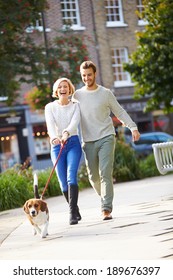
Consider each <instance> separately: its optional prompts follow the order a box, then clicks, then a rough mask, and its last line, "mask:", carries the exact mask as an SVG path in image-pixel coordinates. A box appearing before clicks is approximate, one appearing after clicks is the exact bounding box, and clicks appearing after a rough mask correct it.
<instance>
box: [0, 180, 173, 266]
mask: <svg viewBox="0 0 173 280" xmlns="http://www.w3.org/2000/svg"><path fill="white" fill-rule="evenodd" d="M47 203H48V206H49V210H50V225H49V236H48V237H47V238H45V239H41V238H40V237H39V236H33V235H32V233H31V225H30V224H29V221H28V220H27V219H26V217H25V214H24V212H23V209H22V208H19V209H15V210H10V211H4V212H0V241H1V246H0V260H70V259H72V260H90V261H91V260H110V259H112V260H127V259H128V260H159V259H165V260H173V175H166V176H159V177H153V178H147V179H144V180H140V181H133V182H125V183H119V184H115V198H114V210H113V217H114V219H113V220H110V221H102V217H101V214H100V198H99V197H98V196H97V195H96V193H95V192H94V190H93V189H91V188H89V189H86V190H83V191H81V192H80V194H79V207H80V210H81V214H82V220H81V221H80V222H79V223H78V224H77V225H73V226H70V225H69V224H68V218H69V217H68V206H67V204H66V203H65V200H64V198H63V197H62V196H60V197H54V198H49V199H47Z"/></svg>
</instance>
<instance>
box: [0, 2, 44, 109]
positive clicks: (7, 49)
mask: <svg viewBox="0 0 173 280" xmlns="http://www.w3.org/2000/svg"><path fill="white" fill-rule="evenodd" d="M46 8H47V1H46V0H37V1H35V0H13V1H10V3H9V1H3V0H0V15H1V20H0V72H1V76H0V88H1V93H0V95H1V96H5V97H7V98H8V99H7V104H8V105H11V104H12V103H13V102H14V100H15V98H16V97H17V95H18V90H19V88H20V81H21V78H18V79H16V76H17V75H25V74H30V73H31V72H32V71H33V70H34V69H32V68H33V65H35V62H37V54H38V49H39V48H37V47H36V46H34V45H33V44H32V40H31V38H30V37H29V36H28V35H27V33H26V32H25V29H26V27H27V26H29V25H30V24H31V23H34V22H35V21H36V20H37V19H38V18H39V14H38V13H39V12H41V11H42V10H44V9H46ZM39 52H40V50H39Z"/></svg>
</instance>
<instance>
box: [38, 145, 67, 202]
mask: <svg viewBox="0 0 173 280" xmlns="http://www.w3.org/2000/svg"><path fill="white" fill-rule="evenodd" d="M65 144H66V142H64V143H63V144H62V145H61V148H60V151H59V154H58V157H57V159H56V162H55V164H54V166H53V168H52V171H51V173H50V175H49V178H48V180H47V182H46V185H45V187H44V190H43V192H42V195H41V198H40V199H43V196H44V194H45V191H46V190H47V188H48V185H49V182H50V179H51V178H52V175H53V172H54V170H55V167H56V165H57V163H58V161H59V158H60V156H61V153H62V150H63V148H64V146H65Z"/></svg>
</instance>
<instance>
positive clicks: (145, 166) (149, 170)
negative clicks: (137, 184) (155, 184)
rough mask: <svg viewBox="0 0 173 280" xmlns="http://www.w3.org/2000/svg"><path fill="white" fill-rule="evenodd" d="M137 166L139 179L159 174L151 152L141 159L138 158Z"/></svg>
mask: <svg viewBox="0 0 173 280" xmlns="http://www.w3.org/2000/svg"><path fill="white" fill-rule="evenodd" d="M139 168H140V174H141V175H140V179H143V178H147V177H154V176H159V175H160V173H159V171H158V169H157V166H156V163H155V159H154V155H153V154H151V155H149V156H147V157H146V158H145V159H143V160H140V162H139Z"/></svg>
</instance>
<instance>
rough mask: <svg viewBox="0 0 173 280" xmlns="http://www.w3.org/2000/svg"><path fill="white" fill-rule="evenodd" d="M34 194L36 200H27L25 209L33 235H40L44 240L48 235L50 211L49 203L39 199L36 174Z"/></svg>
mask: <svg viewBox="0 0 173 280" xmlns="http://www.w3.org/2000/svg"><path fill="white" fill-rule="evenodd" d="M34 193H35V198H31V199H29V200H27V201H26V202H25V204H24V206H23V209H24V211H25V213H26V215H27V217H28V219H29V221H30V223H31V225H32V226H33V234H34V235H36V234H37V233H38V234H40V236H41V237H42V238H45V237H46V236H47V235H48V225H49V210H48V206H47V203H46V202H45V201H43V200H42V199H40V197H39V194H38V179H37V175H36V174H34Z"/></svg>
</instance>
